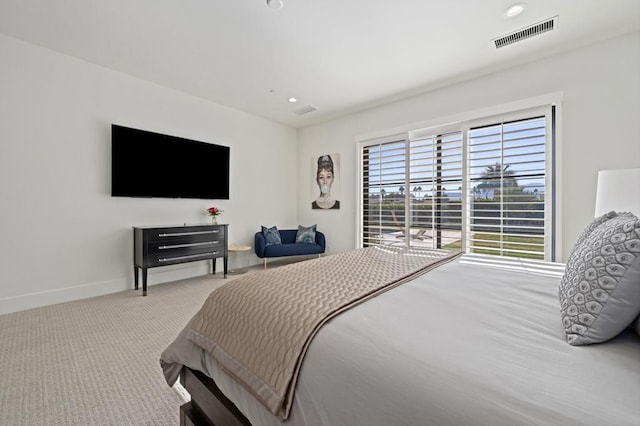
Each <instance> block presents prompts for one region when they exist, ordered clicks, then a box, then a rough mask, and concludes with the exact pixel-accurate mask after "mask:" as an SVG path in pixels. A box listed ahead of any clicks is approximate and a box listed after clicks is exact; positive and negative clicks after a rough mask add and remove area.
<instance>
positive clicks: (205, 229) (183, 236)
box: [145, 225, 225, 243]
mask: <svg viewBox="0 0 640 426" xmlns="http://www.w3.org/2000/svg"><path fill="white" fill-rule="evenodd" d="M145 234H146V238H147V239H148V241H149V242H156V241H164V242H171V243H176V242H190V241H207V240H213V239H224V237H225V227H224V226H222V225H210V226H185V227H182V228H154V229H152V230H147V231H146V232H145Z"/></svg>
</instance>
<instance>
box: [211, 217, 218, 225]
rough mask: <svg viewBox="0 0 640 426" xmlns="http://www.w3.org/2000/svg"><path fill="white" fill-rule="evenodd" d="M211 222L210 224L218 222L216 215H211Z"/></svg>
mask: <svg viewBox="0 0 640 426" xmlns="http://www.w3.org/2000/svg"><path fill="white" fill-rule="evenodd" d="M211 224H212V225H217V224H218V216H211Z"/></svg>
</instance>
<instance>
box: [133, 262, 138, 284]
mask: <svg viewBox="0 0 640 426" xmlns="http://www.w3.org/2000/svg"><path fill="white" fill-rule="evenodd" d="M133 283H134V284H135V289H136V290H137V289H138V267H137V266H134V267H133Z"/></svg>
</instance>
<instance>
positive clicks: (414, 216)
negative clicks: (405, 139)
mask: <svg viewBox="0 0 640 426" xmlns="http://www.w3.org/2000/svg"><path fill="white" fill-rule="evenodd" d="M462 135H463V133H462V132H461V131H455V132H451V133H446V134H431V135H430V134H428V133H427V134H424V133H423V134H421V135H419V136H418V137H415V138H414V139H413V140H411V141H410V142H409V185H408V186H409V188H407V190H408V191H409V190H410V191H411V192H410V196H409V209H408V212H409V214H410V220H409V221H408V222H409V226H408V227H407V229H406V232H405V235H410V238H409V245H412V246H420V247H425V246H427V247H431V248H443V247H444V248H450V249H456V250H460V249H461V248H462V247H461V243H460V241H461V239H462V235H461V234H462V192H463V186H464V183H463V182H464V181H463V167H462V165H463V139H462Z"/></svg>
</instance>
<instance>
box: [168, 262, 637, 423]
mask: <svg viewBox="0 0 640 426" xmlns="http://www.w3.org/2000/svg"><path fill="white" fill-rule="evenodd" d="M467 259H468V258H465V257H463V258H462V259H460V260H457V261H454V262H452V263H449V264H446V265H443V266H441V267H440V268H438V269H436V270H434V271H431V272H430V273H428V274H426V275H423V276H421V277H419V278H418V279H416V280H414V281H412V282H410V283H406V284H404V285H402V286H400V287H398V288H395V289H393V290H391V291H388V292H386V293H384V294H382V295H380V296H378V297H376V298H374V299H372V300H370V301H368V302H367V303H365V304H362V305H359V306H357V307H355V308H353V309H351V310H349V311H347V312H345V313H343V314H341V315H339V316H338V317H336V318H334V319H332V320H331V321H330V322H329V323H327V324H326V325H325V326H324V327H323V328H322V329H321V330H320V332H319V333H318V334H317V335H316V337H315V339H314V341H313V343H312V344H311V346H310V348H309V350H308V352H307V355H306V358H305V360H304V363H303V365H302V370H301V374H300V378H299V381H298V384H297V388H296V396H295V400H294V402H293V407H292V411H291V416H290V418H289V420H287V421H286V422H285V424H289V425H295V426H303V425H390V424H393V425H516V424H518V425H519V424H536V425H550V424H563V425H604V424H611V425H640V338H638V336H637V335H636V334H634V333H633V332H631V331H630V330H627V331H625V332H623V333H622V334H621V335H620V336H618V337H617V338H615V339H613V340H611V341H609V342H606V343H602V344H598V345H591V346H571V345H569V344H568V343H566V341H565V335H564V331H563V328H562V324H561V321H560V312H559V304H558V296H557V291H558V282H559V277H558V276H545V275H540V274H538V273H535V272H522V271H513V270H505V269H496V268H493V267H489V266H485V265H477V264H471V263H469V262H468V260H467ZM161 359H162V361H163V363H164V364H165V365H164V369H165V376H166V377H167V381H168V382H169V383H170V384H173V382H174V381H175V379H176V378H177V374H178V372H179V369H180V367H181V366H182V365H187V366H188V367H190V368H193V369H197V370H200V371H203V372H204V373H205V374H207V375H208V376H210V377H212V378H213V379H214V380H215V381H216V383H217V385H218V386H219V387H220V389H221V390H222V391H223V392H224V393H225V394H226V395H227V396H229V398H230V399H231V400H233V401H234V402H235V404H236V405H237V406H238V408H239V409H240V410H241V411H242V412H243V413H244V414H245V415H246V417H247V418H249V420H250V421H251V422H252V424H254V425H256V426H258V425H265V426H268V425H278V424H281V423H280V421H278V420H277V419H276V418H275V417H273V416H272V415H271V414H270V413H269V412H268V411H267V410H266V409H265V408H264V407H263V406H262V405H261V404H259V403H258V402H257V401H256V400H255V399H253V397H252V396H250V395H249V394H248V393H247V392H246V391H245V390H244V389H243V388H242V387H241V386H239V385H238V384H237V383H236V382H235V381H234V380H233V379H231V378H230V377H228V376H226V375H225V374H224V373H223V372H221V371H220V369H219V368H218V367H217V364H216V362H215V361H213V360H212V359H211V358H210V357H209V356H208V355H207V354H206V353H205V352H204V351H203V350H201V349H199V348H198V347H196V346H195V345H193V344H192V343H191V342H189V341H187V340H186V339H184V338H183V336H182V334H181V336H179V337H178V338H177V339H176V341H175V342H174V343H173V344H172V345H170V346H169V347H168V348H167V350H165V352H164V353H163V354H162V357H161Z"/></svg>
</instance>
